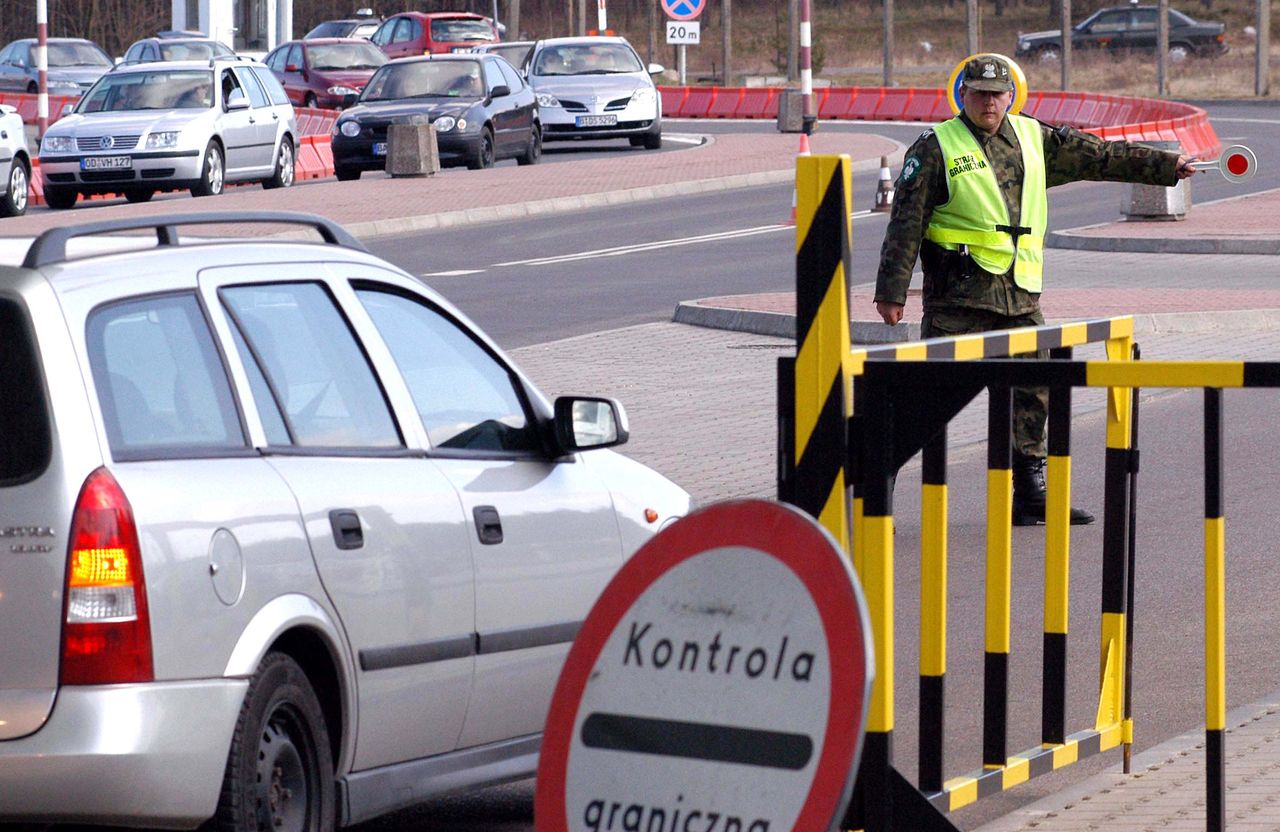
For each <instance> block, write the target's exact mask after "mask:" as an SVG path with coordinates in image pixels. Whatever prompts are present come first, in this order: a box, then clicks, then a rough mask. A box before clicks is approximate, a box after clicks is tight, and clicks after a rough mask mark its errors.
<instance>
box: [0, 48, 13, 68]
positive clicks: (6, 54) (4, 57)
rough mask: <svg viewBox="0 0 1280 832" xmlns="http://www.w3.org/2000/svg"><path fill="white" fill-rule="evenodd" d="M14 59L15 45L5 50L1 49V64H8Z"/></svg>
mask: <svg viewBox="0 0 1280 832" xmlns="http://www.w3.org/2000/svg"><path fill="white" fill-rule="evenodd" d="M12 57H13V44H12V43H11V44H9V45H8V46H6V47H5V48H4V49H0V64H7V63H9V60H10V59H11V58H12Z"/></svg>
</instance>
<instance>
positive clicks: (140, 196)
mask: <svg viewBox="0 0 1280 832" xmlns="http://www.w3.org/2000/svg"><path fill="white" fill-rule="evenodd" d="M155 195H156V192H155V191H154V190H152V189H151V188H130V189H129V190H127V191H125V192H124V198H125V199H126V200H128V201H129V202H150V201H151V197H153V196H155Z"/></svg>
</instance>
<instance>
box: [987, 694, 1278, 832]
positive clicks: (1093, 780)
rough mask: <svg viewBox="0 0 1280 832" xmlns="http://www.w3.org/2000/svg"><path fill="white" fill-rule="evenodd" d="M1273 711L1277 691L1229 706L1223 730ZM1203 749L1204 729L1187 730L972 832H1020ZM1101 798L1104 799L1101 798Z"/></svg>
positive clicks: (1237, 726)
mask: <svg viewBox="0 0 1280 832" xmlns="http://www.w3.org/2000/svg"><path fill="white" fill-rule="evenodd" d="M1277 711H1280V691H1276V692H1274V693H1272V694H1270V695H1268V696H1267V697H1265V698H1264V699H1262V700H1261V701H1259V702H1252V703H1250V704H1248V705H1241V706H1240V707H1238V708H1233V709H1232V710H1230V711H1228V712H1227V720H1226V722H1227V725H1229V726H1230V727H1229V728H1228V729H1227V733H1228V734H1230V732H1231V731H1232V730H1234V729H1236V728H1240V727H1243V726H1245V725H1248V724H1249V723H1250V722H1254V721H1256V720H1259V719H1262V718H1264V717H1267V716H1271V715H1274V714H1275V713H1276V712H1277ZM1203 748H1204V729H1203V728H1197V729H1194V730H1191V731H1187V732H1186V733H1184V734H1179V735H1178V736H1176V737H1174V738H1172V739H1168V740H1165V741H1164V742H1162V743H1160V744H1159V745H1155V746H1152V747H1151V748H1148V749H1147V750H1146V751H1143V752H1141V753H1138V754H1135V755H1133V759H1132V763H1131V766H1130V769H1131V772H1132V773H1130V774H1125V773H1124V771H1123V768H1122V765H1121V764H1116V765H1114V766H1112V767H1110V768H1108V769H1107V770H1106V771H1102V772H1099V773H1098V774H1095V775H1093V776H1092V777H1090V778H1088V779H1087V780H1084V781H1082V782H1080V783H1077V784H1075V785H1073V786H1068V787H1066V788H1064V789H1062V790H1060V791H1057V792H1054V793H1053V794H1051V795H1049V796H1047V797H1043V798H1041V799H1040V800H1037V801H1036V802H1035V803H1032V804H1030V805H1029V806H1024V807H1023V808H1021V809H1015V810H1014V811H1012V812H1010V813H1009V814H1007V815H1005V816H1004V817H1002V818H1000V819H999V820H994V821H991V822H990V823H986V824H983V825H982V826H980V827H978V829H976V830H975V832H1023V830H1026V829H1034V828H1035V826H1036V824H1037V823H1038V822H1040V821H1043V820H1044V819H1045V817H1047V816H1050V815H1054V814H1059V813H1061V812H1063V811H1066V810H1068V809H1070V808H1071V807H1072V806H1074V805H1075V804H1077V803H1081V802H1084V801H1093V800H1097V799H1099V796H1100V795H1106V794H1108V793H1110V792H1111V791H1114V790H1115V789H1116V788H1120V789H1123V788H1124V784H1125V783H1127V782H1130V781H1132V780H1134V779H1137V778H1139V777H1143V776H1145V775H1147V774H1151V773H1154V772H1156V771H1159V770H1160V769H1162V768H1165V767H1166V766H1169V765H1172V764H1176V763H1177V761H1178V760H1179V759H1180V758H1184V757H1187V756H1189V755H1191V754H1193V753H1195V752H1197V751H1201V750H1202V749H1203ZM1228 774H1229V773H1228ZM1102 799H1103V800H1105V797H1104V798H1102Z"/></svg>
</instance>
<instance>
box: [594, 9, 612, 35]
mask: <svg viewBox="0 0 1280 832" xmlns="http://www.w3.org/2000/svg"><path fill="white" fill-rule="evenodd" d="M604 2H605V0H599V3H598V4H597V8H596V26H597V29H596V31H597V32H599V33H600V34H602V35H604V34H607V33H608V32H609V13H608V11H606V10H605V7H604Z"/></svg>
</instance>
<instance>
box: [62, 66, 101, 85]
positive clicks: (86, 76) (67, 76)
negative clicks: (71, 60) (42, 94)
mask: <svg viewBox="0 0 1280 832" xmlns="http://www.w3.org/2000/svg"><path fill="white" fill-rule="evenodd" d="M108 69H110V67H102V66H63V67H49V80H50V81H75V82H76V83H77V84H92V83H93V82H94V81H97V80H98V79H99V78H101V77H102V76H103V75H104V74H106V72H107V70H108Z"/></svg>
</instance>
